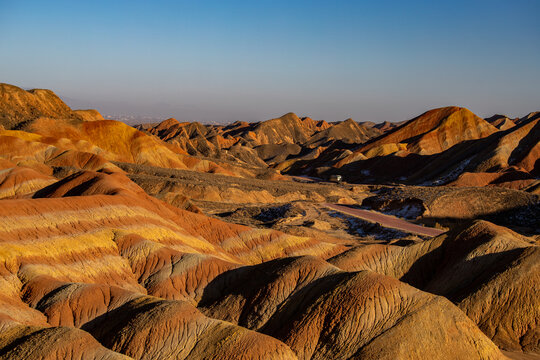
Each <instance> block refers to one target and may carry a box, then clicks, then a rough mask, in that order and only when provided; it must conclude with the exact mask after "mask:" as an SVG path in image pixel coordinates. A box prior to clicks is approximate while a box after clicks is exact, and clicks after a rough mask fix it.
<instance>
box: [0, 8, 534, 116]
mask: <svg viewBox="0 0 540 360" xmlns="http://www.w3.org/2000/svg"><path fill="white" fill-rule="evenodd" d="M539 13H540V1H536V0H530V1H525V0H514V1H497V0H492V1H487V0H485V1H484V0H468V1H446V2H440V1H384V0H383V1H376V2H375V1H339V0H337V1H266V0H261V1H152V2H150V1H114V2H113V1H91V2H81V1H9V0H0V82H5V83H10V84H13V85H17V86H20V87H23V88H26V89H28V88H34V87H37V88H47V89H51V90H53V91H54V92H56V93H57V94H58V95H59V96H61V97H62V98H63V99H64V100H65V101H66V102H67V103H68V105H70V106H72V107H74V108H96V109H98V110H99V111H100V112H102V113H103V114H104V115H115V116H116V115H118V116H120V115H122V116H137V117H146V118H150V119H152V118H155V119H165V118H168V117H175V118H177V119H178V120H184V121H200V122H204V123H228V122H232V121H236V120H241V121H260V120H265V119H269V118H273V117H278V116H280V115H282V114H284V113H287V112H295V113H296V114H298V115H299V116H310V117H312V118H314V119H324V120H328V121H336V120H344V119H346V118H349V117H351V118H353V119H355V120H357V121H374V122H382V121H401V120H406V119H410V118H412V117H414V116H416V115H419V114H420V113H422V112H424V111H426V110H428V109H431V108H436V107H441V106H447V105H458V106H464V107H467V108H469V109H470V110H471V111H473V112H474V113H476V114H477V115H479V116H482V117H486V116H490V115H493V114H495V113H502V114H507V115H508V116H511V117H517V116H523V115H525V114H526V113H528V112H531V111H538V110H540V46H539V44H540V22H538V14H539Z"/></svg>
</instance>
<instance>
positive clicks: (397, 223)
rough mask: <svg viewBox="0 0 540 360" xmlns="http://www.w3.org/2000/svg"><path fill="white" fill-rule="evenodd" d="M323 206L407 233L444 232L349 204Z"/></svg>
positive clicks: (437, 233) (433, 233)
mask: <svg viewBox="0 0 540 360" xmlns="http://www.w3.org/2000/svg"><path fill="white" fill-rule="evenodd" d="M324 206H326V207H327V208H330V209H332V210H335V211H339V212H341V213H344V214H347V215H352V216H355V217H358V218H360V219H363V220H366V221H370V222H376V223H379V224H381V225H382V226H384V227H389V228H392V229H398V230H402V231H406V232H408V233H413V234H419V235H424V236H437V235H440V234H442V233H444V232H445V231H444V230H441V229H435V228H430V227H424V226H420V225H416V224H412V223H410V222H408V221H406V220H402V219H399V218H397V217H395V216H392V215H386V214H382V213H380V212H376V211H371V210H363V209H356V208H352V207H349V206H344V205H337V204H328V203H326V204H324Z"/></svg>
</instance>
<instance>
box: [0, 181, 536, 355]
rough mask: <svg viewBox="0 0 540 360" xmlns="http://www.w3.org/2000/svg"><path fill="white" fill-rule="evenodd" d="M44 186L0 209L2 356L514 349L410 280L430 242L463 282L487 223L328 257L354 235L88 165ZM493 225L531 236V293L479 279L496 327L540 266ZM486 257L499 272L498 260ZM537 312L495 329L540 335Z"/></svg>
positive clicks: (443, 277)
mask: <svg viewBox="0 0 540 360" xmlns="http://www.w3.org/2000/svg"><path fill="white" fill-rule="evenodd" d="M33 197H34V198H33V199H17V200H2V205H3V206H2V207H0V235H1V236H2V239H3V241H2V242H1V243H0V259H1V260H2V263H3V264H4V266H3V267H2V268H3V269H0V281H1V282H2V284H3V289H4V290H3V292H2V294H0V333H1V334H2V336H1V337H0V339H1V340H0V358H10V359H26V358H29V357H33V356H36V354H37V352H38V351H41V350H43V349H46V350H47V354H46V357H45V358H51V359H52V358H59V357H63V356H68V355H66V354H71V355H69V356H75V357H79V356H83V354H84V355H85V356H90V357H94V358H119V359H120V358H122V355H126V356H128V357H129V358H136V359H165V358H170V357H174V358H181V359H205V358H228V359H240V358H246V357H248V358H265V359H266V358H270V359H317V358H326V359H341V358H350V357H352V356H356V355H358V356H361V357H362V358H366V359H380V358H381V357H382V358H388V359H392V358H396V357H401V354H403V352H404V351H405V352H406V353H407V354H410V355H409V356H410V357H411V358H421V357H425V356H426V355H429V357H430V358H435V359H437V358H440V359H448V358H471V357H478V358H485V359H503V358H504V357H503V355H502V354H501V353H500V351H499V349H498V348H497V346H496V345H495V344H494V343H493V342H492V341H491V340H490V339H489V337H488V336H486V335H485V334H484V333H482V331H481V330H480V329H479V328H478V326H477V325H476V324H475V322H474V321H473V320H471V319H469V318H468V317H467V316H466V315H465V313H464V312H463V311H461V310H460V309H459V308H458V307H456V306H455V305H454V304H452V303H451V302H450V301H448V300H447V299H445V298H444V297H441V296H437V295H433V294H430V293H428V292H424V291H421V290H419V289H417V288H414V287H412V286H410V285H407V284H406V283H404V282H403V281H409V282H414V281H424V280H423V277H421V276H420V275H418V276H416V275H414V276H413V274H412V273H411V272H410V271H409V273H410V276H409V277H406V278H401V280H402V281H400V280H398V278H399V277H400V275H399V274H400V272H399V271H401V272H407V267H406V266H409V268H410V267H411V266H412V267H414V264H415V262H416V261H418V260H417V259H418V258H419V257H420V256H422V255H423V254H429V256H432V257H434V259H435V260H436V259H437V258H438V257H439V256H440V255H439V254H440V251H437V247H442V248H444V249H454V250H451V251H455V252H456V254H457V255H456V257H455V262H454V263H452V262H449V263H444V262H440V261H438V262H437V261H435V263H438V264H439V265H438V268H437V269H438V270H437V271H436V272H434V273H433V274H434V275H433V276H434V277H439V278H440V283H441V284H443V283H444V284H452V286H453V287H450V289H456V287H457V291H458V293H459V291H463V290H460V289H462V288H463V286H464V285H463V283H461V282H458V281H455V276H456V275H455V273H454V272H452V271H451V269H452V267H453V266H457V265H458V264H459V261H461V260H460V259H461V257H466V256H467V255H466V254H467V253H469V254H474V255H469V256H477V257H478V259H482V258H481V255H482V254H483V253H482V252H480V253H478V254H476V252H475V251H474V250H472V248H471V247H469V249H465V248H463V246H462V245H460V244H462V243H471V246H477V247H482V245H481V244H482V242H484V243H485V242H486V241H490V240H489V239H486V236H485V234H484V233H483V232H478V231H476V230H475V228H474V227H473V228H471V229H470V230H466V231H467V234H466V235H459V236H461V237H463V236H465V238H463V239H461V238H459V237H458V238H456V240H452V239H454V237H455V235H452V237H451V238H450V239H446V237H445V236H442V237H440V238H437V239H434V240H433V245H429V244H424V245H422V247H421V251H415V250H414V249H413V248H411V249H410V251H409V250H407V249H404V251H407V254H410V255H407V257H405V258H404V260H403V261H405V265H404V266H402V268H400V269H402V270H399V271H398V270H395V271H390V270H386V269H382V270H381V269H378V268H377V267H374V268H373V269H374V270H372V269H368V270H362V271H358V270H356V269H355V270H351V269H350V268H349V266H350V265H348V264H346V263H343V262H336V261H334V260H330V262H327V261H325V259H329V258H331V259H337V256H340V255H339V254H344V255H343V256H349V254H350V251H349V252H347V253H345V252H344V251H345V250H346V248H345V247H343V246H340V245H336V244H330V243H324V242H321V241H318V240H316V239H311V238H302V237H295V236H290V235H286V234H283V233H279V232H276V231H272V230H261V229H252V228H248V227H245V226H240V225H233V224H228V223H224V222H222V221H219V220H216V219H213V218H209V217H206V216H204V215H199V214H193V213H190V212H187V211H183V210H179V209H176V208H173V207H171V206H169V205H167V204H165V203H162V202H160V201H159V200H156V199H153V198H151V197H149V196H148V195H146V194H145V193H144V191H142V189H141V188H139V187H137V186H136V185H135V184H133V183H131V182H130V181H129V180H128V179H127V178H126V177H125V176H124V175H122V174H120V173H114V174H106V173H95V172H81V173H78V174H74V175H72V176H70V177H68V178H66V179H64V180H62V181H59V182H58V183H54V184H52V185H49V186H46V187H44V188H43V189H41V190H39V191H37V192H35V194H34V196H33ZM488 231H490V236H492V237H497V236H503V238H501V239H500V240H498V241H499V242H502V243H503V244H505V246H503V247H501V246H499V247H497V246H495V244H494V245H493V247H492V248H490V249H488V250H484V251H485V252H488V253H495V254H498V256H499V257H502V258H504V257H505V256H507V255H506V253H505V252H504V251H506V250H508V249H519V251H520V252H519V254H516V255H512V259H506V258H505V259H506V260H505V261H504V264H505V265H504V266H506V268H507V269H508V270H510V271H513V272H515V273H516V274H519V273H521V274H522V275H521V276H522V278H523V280H520V282H516V283H515V285H514V286H515V288H512V289H516V290H515V291H520V294H522V297H520V298H516V297H515V295H512V294H516V293H515V292H514V290H512V292H511V293H510V295H509V296H510V297H509V298H510V299H523V300H515V301H514V300H512V302H511V303H510V304H511V306H510V307H509V308H507V309H506V311H505V313H504V314H505V315H504V316H502V317H500V316H498V315H493V314H501V312H500V311H499V310H498V307H499V306H500V305H499V304H498V303H497V304H492V306H491V307H490V308H487V309H486V308H485V307H483V306H482V304H483V302H482V301H483V300H482V299H484V297H481V296H480V294H479V293H477V292H469V293H468V294H470V295H469V296H468V297H467V298H464V299H462V300H461V303H463V306H464V309H467V311H470V312H471V314H473V313H474V314H478V315H475V317H474V318H475V319H476V321H477V323H479V324H483V319H490V321H492V323H493V325H492V326H493V327H489V328H486V330H484V331H486V333H487V334H488V335H489V336H490V337H493V335H492V332H491V331H492V330H491V329H493V331H495V333H496V330H497V329H503V328H504V329H509V328H508V324H511V323H512V321H513V319H515V318H516V317H518V316H519V315H518V314H519V309H520V308H521V307H522V306H527V308H531V309H535V308H538V304H537V301H538V299H537V298H536V297H534V296H533V297H530V296H528V294H532V291H533V290H532V288H531V287H530V286H529V284H531V282H532V283H534V277H533V276H536V275H537V271H536V268H530V267H529V268H527V266H529V265H527V264H529V263H531V261H532V260H529V259H532V258H531V256H532V255H533V254H534V251H533V250H534V248H532V246H531V245H530V242H528V240H527V239H525V238H519V237H517V235H514V234H512V233H510V237H508V238H507V237H505V236H507V235H504V234H506V233H505V232H504V229H498V228H493V229H492V230H488ZM498 234H502V235H498ZM514 238H515V239H514ZM506 244H508V246H507V245H506ZM388 251H394V247H392V246H388ZM449 251H450V250H449ZM405 259H407V260H405ZM517 259H522V260H519V262H517V263H515V261H517ZM377 261H378V260H377ZM332 262H333V263H332ZM349 263H350V262H349ZM377 263H378V262H376V263H375V264H377ZM381 263H383V264H386V262H384V260H381ZM514 263H515V265H514ZM533 263H534V262H533ZM430 264H431V263H430ZM418 266H426V265H425V264H424V263H423V262H419V264H418ZM475 266H476V267H475V269H482V268H486V267H487V268H488V269H490V270H489V271H492V270H491V269H492V267H493V262H492V261H486V260H483V259H482V260H481V261H479V262H478V264H477V265H475ZM524 269H529V270H527V271H528V272H526V273H525V272H523V271H524ZM375 271H377V272H375ZM445 271H447V272H448V273H445ZM384 273H386V274H384ZM419 273H420V274H423V273H424V272H421V271H420V272H419ZM414 274H416V272H415V273H414ZM460 274H461V275H460V276H465V277H466V276H468V275H469V272H463V273H460ZM501 276H502V277H501V278H500V280H498V279H493V280H491V282H488V283H489V284H490V285H489V286H490V288H488V289H483V288H482V289H481V291H490V290H489V289H493V291H497V289H498V286H499V285H498V284H500V281H503V282H504V280H505V279H509V278H508V277H505V276H506V275H501ZM484 278H485V279H486V280H485V281H488V280H487V279H488V278H489V276H488V274H487V273H486V275H485V276H484V277H483V278H482V279H484ZM470 279H472V278H470ZM472 281H477V280H474V279H472ZM422 284H423V283H422ZM415 285H417V286H419V285H418V284H416V283H415ZM422 286H424V285H422ZM460 287H461V288H460ZM518 289H519V290H518ZM434 291H435V290H434ZM437 291H440V292H441V293H445V292H444V291H446V290H437ZM453 291H454V292H455V291H456V290H453ZM477 299H478V300H477ZM501 301H502V300H501ZM475 306H476V308H478V309H482V310H481V311H479V310H476V308H475ZM469 309H470V310H469ZM530 314H531V316H534V314H533V313H530ZM531 319H533V317H528V318H526V319H523V318H521V319H520V321H521V323H520V324H522V325H523V326H521V325H520V326H519V327H518V328H510V331H511V332H509V333H508V337H500V336H499V337H498V336H494V337H493V339H494V340H495V341H498V342H499V343H500V344H501V345H502V346H505V347H507V348H510V349H514V348H521V347H523V348H525V349H531V346H533V348H532V349H534V344H535V341H536V340H535V339H536V338H534V336H533V337H530V336H529V335H528V332H527V330H526V329H527V326H528V324H530V321H531ZM514 323H515V321H514ZM411 334H414V335H411ZM523 335H525V337H524V336H523ZM515 339H527V340H517V342H516V340H515ZM38 344H39V345H38ZM419 349H421V350H419ZM355 354H356V355H355Z"/></svg>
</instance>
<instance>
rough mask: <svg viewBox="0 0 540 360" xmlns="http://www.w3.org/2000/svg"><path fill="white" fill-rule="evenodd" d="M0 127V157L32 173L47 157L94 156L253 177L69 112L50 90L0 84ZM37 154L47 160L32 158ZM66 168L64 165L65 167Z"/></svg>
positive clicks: (93, 116) (89, 114) (93, 114)
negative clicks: (67, 153) (25, 165)
mask: <svg viewBox="0 0 540 360" xmlns="http://www.w3.org/2000/svg"><path fill="white" fill-rule="evenodd" d="M0 125H2V126H3V129H1V128H0V146H5V147H6V149H7V151H6V152H4V153H2V154H1V155H0V156H3V157H4V158H6V159H8V160H10V161H13V160H14V159H15V163H20V162H21V160H22V161H31V162H32V164H31V166H33V167H34V168H37V167H41V168H43V166H42V165H43V164H44V163H45V165H46V163H47V162H48V161H49V158H50V156H49V154H51V152H56V153H59V152H61V151H72V152H73V151H74V152H77V153H90V154H94V155H97V156H99V157H101V158H103V159H105V160H107V161H121V162H130V163H135V164H148V165H154V166H161V167H167V168H178V169H192V170H196V171H203V172H213V173H223V174H229V175H236V176H254V173H253V172H252V171H249V170H245V169H241V168H235V167H234V166H232V165H230V164H227V163H223V164H221V165H219V164H217V163H215V162H213V161H210V160H205V159H197V158H194V157H191V156H188V155H187V153H186V152H185V151H184V150H182V149H181V148H180V147H179V146H174V145H171V144H167V143H165V142H163V141H161V140H160V139H159V138H157V137H152V136H148V135H147V134H145V133H143V132H141V131H138V130H136V129H134V128H132V127H131V126H128V125H126V124H124V123H122V122H119V121H114V120H103V118H102V117H101V115H100V114H99V113H98V112H97V111H94V110H82V111H79V110H76V111H72V110H71V109H70V108H69V107H68V106H67V105H66V104H64V103H63V102H62V100H60V98H58V97H57V96H56V95H55V94H54V93H53V92H52V91H50V90H31V91H25V90H23V89H20V88H18V87H15V86H12V85H7V84H1V85H0ZM13 129H17V130H13ZM36 152H38V153H42V154H47V155H45V156H44V155H39V156H37V155H36ZM22 153H26V154H24V155H23V154H22ZM20 156H24V158H21V157H20ZM36 156H37V157H36ZM77 156H79V155H77ZM70 165H72V164H71V163H69V161H68V162H66V163H65V164H64V166H70ZM56 166H58V164H56ZM43 169H44V168H43ZM93 170H95V169H93Z"/></svg>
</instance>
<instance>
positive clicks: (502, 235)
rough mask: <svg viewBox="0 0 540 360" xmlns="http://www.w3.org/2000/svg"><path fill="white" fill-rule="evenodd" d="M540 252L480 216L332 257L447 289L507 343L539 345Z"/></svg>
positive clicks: (428, 286) (489, 332)
mask: <svg viewBox="0 0 540 360" xmlns="http://www.w3.org/2000/svg"><path fill="white" fill-rule="evenodd" d="M539 256H540V251H539V248H538V246H536V245H533V244H532V241H531V240H530V239H528V238H525V237H523V236H520V235H518V234H517V233H514V232H513V231H511V230H508V229H506V228H503V227H500V226H496V225H493V224H491V223H488V222H485V221H478V222H476V223H474V224H473V225H472V226H470V227H466V228H464V229H462V230H461V231H454V232H451V233H449V234H447V235H441V236H439V237H437V238H435V239H433V240H428V241H425V242H423V243H420V244H415V245H411V246H408V247H398V246H391V245H384V246H381V245H368V246H363V247H357V248H354V249H352V250H349V251H347V252H345V253H342V254H340V255H337V256H336V257H334V258H333V259H330V260H329V261H330V262H331V263H332V264H334V265H335V266H337V267H339V268H342V269H346V270H349V271H353V270H354V271H358V270H372V271H377V272H379V273H382V274H387V275H390V276H393V277H396V278H398V279H401V280H402V281H405V282H407V283H409V284H411V285H413V286H416V287H418V288H420V289H423V290H425V291H429V292H431V293H435V294H438V295H443V296H445V297H447V298H448V299H450V300H452V301H454V302H456V303H457V304H458V306H459V307H460V308H461V309H462V310H463V311H464V312H465V313H466V314H468V315H469V316H470V317H471V318H472V319H473V320H475V321H476V322H477V324H478V325H479V327H480V329H482V330H483V331H484V332H485V333H486V334H487V335H488V336H490V337H491V338H492V339H493V340H494V341H495V342H496V343H497V344H498V345H500V346H502V347H503V348H505V349H511V350H515V349H524V350H527V351H539V349H540V347H539V342H540V337H539V336H538V333H537V332H536V329H537V328H538V325H539V324H538V319H539V318H540V313H539V309H540V300H539V298H538V296H537V290H536V284H537V283H538V282H539V281H540V265H539V264H540V261H539V260H540V258H539ZM472 274H474V275H472ZM495 294H496V295H495Z"/></svg>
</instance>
